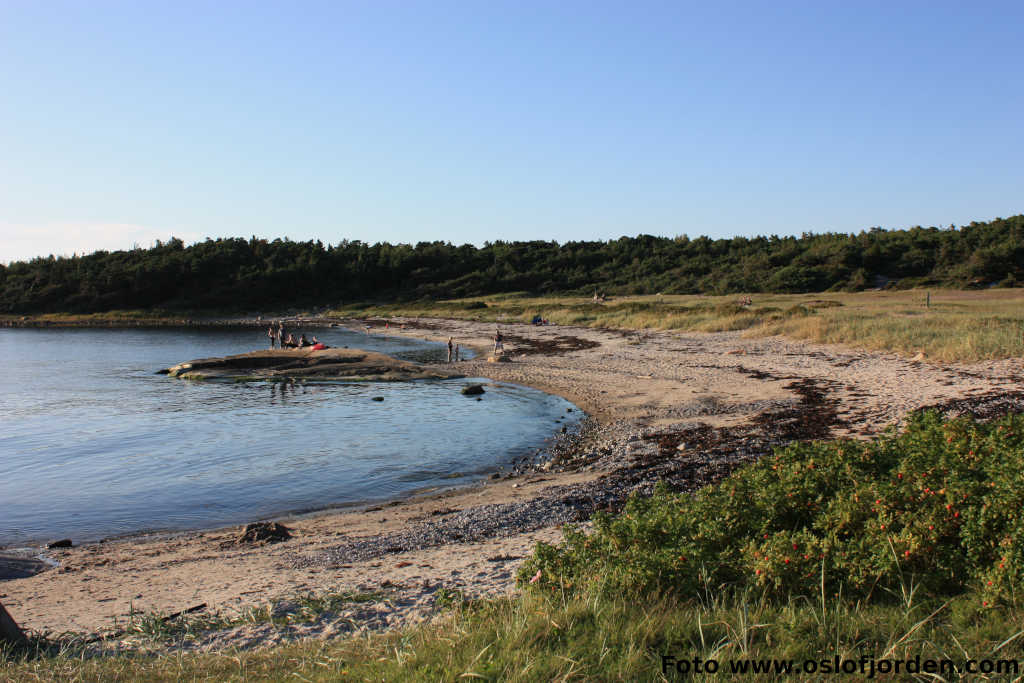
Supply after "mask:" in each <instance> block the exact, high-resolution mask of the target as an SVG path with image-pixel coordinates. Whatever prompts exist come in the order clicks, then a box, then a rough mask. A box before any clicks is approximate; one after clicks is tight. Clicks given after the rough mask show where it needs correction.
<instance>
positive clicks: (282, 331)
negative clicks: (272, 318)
mask: <svg viewBox="0 0 1024 683" xmlns="http://www.w3.org/2000/svg"><path fill="white" fill-rule="evenodd" d="M285 332H287V330H285V329H284V321H283V320H282V321H281V322H280V323H278V325H277V338H278V339H280V340H281V347H282V348H283V347H284V340H285Z"/></svg>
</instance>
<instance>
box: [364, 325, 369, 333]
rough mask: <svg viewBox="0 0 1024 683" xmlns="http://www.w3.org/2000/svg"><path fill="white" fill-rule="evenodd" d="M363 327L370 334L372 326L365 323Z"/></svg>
mask: <svg viewBox="0 0 1024 683" xmlns="http://www.w3.org/2000/svg"><path fill="white" fill-rule="evenodd" d="M363 329H364V330H366V334H370V326H369V325H363Z"/></svg>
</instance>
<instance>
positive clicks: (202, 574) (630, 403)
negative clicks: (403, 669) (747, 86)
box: [0, 318, 1024, 649]
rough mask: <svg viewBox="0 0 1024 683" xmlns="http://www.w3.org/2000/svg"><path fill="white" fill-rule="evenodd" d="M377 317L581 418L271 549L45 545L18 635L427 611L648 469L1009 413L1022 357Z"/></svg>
mask: <svg viewBox="0 0 1024 683" xmlns="http://www.w3.org/2000/svg"><path fill="white" fill-rule="evenodd" d="M323 322H325V324H330V323H331V322H336V321H330V320H327V321H323ZM337 322H340V321H337ZM348 322H349V323H350V325H346V326H354V325H357V324H358V325H360V326H361V325H362V321H359V320H357V319H348ZM403 322H404V323H405V324H406V326H407V329H406V330H404V331H402V330H399V329H398V328H397V326H400V325H401V324H402V323H403ZM391 323H392V329H391V330H390V331H389V334H390V335H396V336H398V335H412V336H416V337H418V338H427V339H430V340H432V341H437V340H441V341H443V340H446V339H447V337H448V336H454V337H455V338H456V340H457V341H459V343H461V344H462V345H463V346H466V345H469V346H471V347H473V348H474V350H476V351H478V353H479V355H478V356H477V357H476V358H475V359H473V360H468V361H461V362H459V363H458V365H459V370H460V372H462V374H465V375H467V376H475V377H476V376H479V377H487V378H489V379H492V380H495V381H503V382H505V381H507V382H510V383H514V384H520V385H524V386H530V387H533V388H536V389H540V390H542V391H545V392H547V393H552V394H556V395H559V396H562V397H564V398H566V399H567V400H569V401H571V402H572V403H573V404H575V405H576V406H578V407H579V408H580V409H582V410H583V411H584V412H585V413H586V414H587V415H589V416H591V417H590V419H589V420H586V421H585V422H584V423H583V425H582V428H581V429H580V432H579V433H578V434H567V435H566V437H565V438H564V439H561V440H559V442H556V443H555V444H553V446H552V449H551V451H552V453H551V456H552V457H551V459H550V460H549V461H548V462H547V463H543V464H541V465H540V466H539V467H537V468H529V467H524V468H523V470H522V471H521V472H520V473H519V474H518V475H516V476H511V477H509V478H500V479H485V480H483V481H482V482H477V483H475V484H467V485H462V486H458V487H455V488H453V489H452V490H447V491H443V492H431V493H429V494H426V495H423V496H411V497H408V498H405V499H399V500H391V501H389V502H386V503H372V502H371V503H369V504H367V505H365V506H358V507H357V508H356V509H345V510H339V509H337V508H334V509H327V510H320V511H314V512H310V513H304V514H302V515H300V516H298V517H294V516H293V517H288V518H286V519H285V523H286V525H287V526H290V527H292V528H293V532H294V533H293V536H294V537H293V538H292V539H290V540H288V541H285V542H283V543H275V544H272V545H258V546H240V545H237V544H233V543H234V539H235V538H236V537H237V536H238V533H239V527H226V528H220V529H212V530H206V531H184V532H171V533H172V534H173V537H168V538H164V537H159V538H157V537H154V535H152V534H151V535H149V536H142V537H138V536H131V537H128V538H123V539H119V540H116V541H107V542H101V543H96V544H87V545H83V546H79V547H76V548H72V549H68V550H58V551H51V554H52V555H53V557H54V558H55V559H57V560H58V561H60V562H61V566H60V567H59V568H57V569H53V570H49V571H46V572H43V573H41V574H38V575H36V576H33V577H30V578H22V579H13V580H9V581H2V582H0V601H2V602H3V603H4V605H5V606H6V607H8V609H9V611H11V613H12V616H14V617H15V619H16V620H18V621H19V623H21V625H22V626H23V627H25V628H29V629H35V630H37V631H46V630H49V631H52V632H62V631H69V630H70V631H78V632H82V633H95V632H97V631H100V630H102V629H104V628H109V627H110V626H111V624H112V622H114V621H115V620H116V621H117V623H120V624H122V625H123V624H124V621H125V619H126V618H127V617H126V615H127V614H129V613H130V611H131V610H135V611H140V610H141V611H147V610H154V611H157V612H162V613H172V612H176V611H179V610H182V609H186V608H188V607H191V606H194V605H197V604H199V603H205V604H206V605H207V608H206V609H207V610H209V611H211V612H215V611H218V610H244V609H246V608H249V607H251V606H253V605H256V604H265V603H266V601H267V599H268V598H274V597H280V598H281V599H282V600H283V601H285V602H287V599H288V596H289V595H295V594H298V593H307V592H308V593H323V592H331V591H345V590H364V591H371V592H376V593H379V594H380V595H381V596H382V597H381V598H380V599H379V600H375V601H371V602H369V603H360V604H358V605H355V604H354V605H352V606H351V607H350V608H345V609H342V610H341V611H340V613H337V614H333V615H332V616H331V617H325V618H322V619H320V620H318V621H316V622H314V623H311V624H296V625H294V626H289V627H288V628H284V629H279V628H277V627H274V626H272V625H262V626H253V625H249V626H237V627H232V628H230V629H226V630H224V631H218V632H216V633H211V634H208V635H207V636H204V637H202V638H200V639H199V640H197V641H195V642H193V643H191V644H189V645H187V647H194V648H200V649H202V648H216V647H223V646H229V645H238V646H240V647H251V646H259V645H266V644H270V643H273V642H278V641H280V640H282V639H290V638H298V637H327V636H331V635H339V634H341V633H345V632H349V631H351V630H353V629H356V628H370V629H373V628H388V627H393V626H397V625H401V624H406V623H413V622H416V621H419V620H421V619H426V618H431V617H432V616H433V615H434V614H435V613H436V608H435V606H434V598H435V594H436V593H437V591H438V590H440V589H441V588H444V589H446V590H457V591H460V592H461V593H464V594H465V595H466V596H467V597H475V596H482V595H500V594H504V593H505V592H507V591H508V590H510V589H512V587H513V584H514V573H515V569H516V567H517V566H518V564H519V563H520V562H521V561H522V559H523V558H524V557H525V556H526V555H527V554H528V553H529V552H530V550H531V549H532V547H533V545H534V544H535V543H536V542H537V541H538V540H545V541H549V542H553V541H557V540H558V539H559V538H560V532H559V530H558V526H559V525H561V524H564V523H586V520H587V519H589V517H590V515H592V514H593V512H594V511H597V510H615V509H617V508H618V507H619V506H621V504H622V502H623V501H624V500H625V498H626V497H627V496H628V495H629V494H631V493H633V492H639V493H646V492H649V491H650V490H651V489H652V488H653V486H654V484H655V483H656V482H658V481H665V482H667V483H669V484H670V485H671V486H672V487H673V488H676V489H678V490H693V489H695V488H698V487H700V486H703V485H706V484H707V483H710V482H713V481H717V480H718V479H721V478H722V477H723V476H727V474H728V473H729V472H731V471H732V469H734V468H735V467H738V466H740V465H742V464H743V463H745V462H749V461H750V460H752V459H755V458H757V457H759V456H760V455H763V454H764V453H766V452H770V450H771V448H772V447H773V446H776V445H780V444H783V443H787V442H789V441H792V440H794V439H807V438H832V437H840V436H854V437H858V438H862V437H865V436H869V435H871V434H874V433H877V432H879V431H880V430H882V429H884V428H885V427H886V426H888V425H890V424H894V423H897V422H898V421H899V420H900V419H901V418H902V417H903V416H904V415H905V414H906V413H907V412H908V411H910V410H912V409H915V408H919V407H922V406H928V405H946V406H947V408H948V409H949V410H953V411H957V410H960V411H965V410H976V409H978V410H983V411H984V410H992V409H997V408H998V407H999V406H1000V405H1003V404H1006V402H1007V401H1009V402H1010V403H1011V404H1012V405H1013V406H1020V407H1021V409H1024V371H1022V366H1021V362H1020V360H1019V359H1012V360H1008V361H992V362H987V363H975V364H945V365H937V364H924V363H920V362H915V361H910V360H906V359H903V358H900V357H899V356H897V355H896V354H877V353H869V352H863V351H857V350H849V349H841V348H837V347H827V346H822V345H816V344H808V343H801V342H793V341H789V340H785V339H780V338H761V339H743V338H741V337H740V336H739V335H738V334H736V333H713V334H679V333H671V332H643V331H641V332H639V333H633V334H629V333H623V332H618V331H610V330H596V329H591V328H572V327H563V326H555V325H552V326H543V327H534V326H531V325H528V324H502V325H501V327H502V330H503V333H507V334H506V338H507V343H506V349H507V350H508V352H509V354H510V355H511V356H512V362H510V363H488V362H486V354H487V353H488V352H489V350H490V335H491V334H493V329H494V325H493V324H492V323H476V322H472V321H464V320H448V319H411V318H409V319H403V318H394V319H392V320H391ZM257 324H258V325H262V324H264V322H263V321H253V322H252V324H251V326H256V325H257ZM424 335H426V336H425V337H424ZM438 365H440V366H447V364H438ZM428 367H429V365H428ZM1000 401H1002V403H1000ZM958 402H959V403H958ZM993 406H994V407H993ZM279 519H281V518H279ZM225 544H226V545H225ZM453 548H458V552H452V549H453Z"/></svg>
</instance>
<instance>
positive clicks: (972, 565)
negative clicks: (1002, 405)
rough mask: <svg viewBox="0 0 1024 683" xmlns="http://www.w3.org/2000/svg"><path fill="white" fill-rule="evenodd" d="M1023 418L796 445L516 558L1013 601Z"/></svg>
mask: <svg viewBox="0 0 1024 683" xmlns="http://www.w3.org/2000/svg"><path fill="white" fill-rule="evenodd" d="M1022 506H1024V416H1020V415H1015V416H1009V417H1006V418H1004V419H1001V420H999V421H995V422H991V423H988V424H984V423H977V422H974V421H971V420H969V419H958V420H951V421H944V420H943V419H942V418H941V417H940V416H939V415H937V414H936V413H933V412H928V413H922V414H917V415H914V416H912V417H911V418H910V419H909V424H908V426H907V429H906V430H905V431H904V432H903V433H900V434H896V433H895V432H890V433H888V434H886V435H885V436H883V437H881V438H879V439H877V440H875V441H873V442H862V441H853V440H844V441H834V442H816V443H795V444H792V445H790V446H788V447H786V448H784V449H779V450H778V451H777V452H776V453H775V455H774V456H770V457H766V458H764V459H762V460H760V461H759V462H757V463H754V464H752V465H749V466H747V467H745V468H743V469H741V470H738V471H737V472H735V473H734V474H733V475H732V476H730V477H729V478H727V479H725V480H724V481H722V482H720V483H719V484H717V485H715V486H712V487H708V488H706V489H703V490H701V491H699V492H697V493H696V494H693V495H685V494H673V493H670V492H668V491H667V490H666V489H664V488H662V489H659V490H658V491H657V492H656V493H655V495H654V496H652V497H650V498H638V497H634V498H631V499H630V500H629V502H628V503H627V505H626V507H625V509H624V510H623V512H622V514H620V515H618V516H610V515H607V514H598V515H596V516H595V518H594V531H593V533H590V534H586V533H583V532H581V531H579V530H577V529H575V528H568V527H567V529H566V531H565V538H564V540H563V542H562V543H561V544H560V545H558V546H552V545H549V544H545V543H541V544H539V545H538V546H537V549H536V552H535V554H534V556H533V557H532V558H531V559H530V560H529V561H528V562H526V563H525V564H524V565H523V567H522V569H521V570H520V581H521V582H522V583H524V584H525V583H527V582H528V581H529V580H530V579H531V578H534V577H536V575H537V572H538V571H539V572H540V578H539V579H537V580H536V581H535V582H533V584H532V585H533V586H534V587H535V588H536V587H539V588H540V589H541V590H564V591H587V590H593V589H596V590H599V591H601V592H604V591H612V592H614V593H617V594H623V595H627V596H636V597H639V596H643V595H651V594H672V595H675V596H679V597H692V596H694V595H695V594H697V593H699V592H700V591H701V590H702V589H707V588H708V587H712V588H717V587H720V586H733V587H736V588H740V589H748V588H752V589H757V590H759V591H763V592H765V593H766V594H767V595H769V596H776V597H779V598H787V597H789V596H792V595H794V594H799V595H818V594H819V593H820V592H821V591H822V590H824V591H826V592H827V593H828V594H829V595H834V594H838V593H840V592H841V593H842V595H844V596H849V597H851V598H855V599H866V600H885V599H887V597H889V596H893V595H896V596H898V595H901V594H904V595H905V594H906V592H907V591H908V590H910V589H911V587H913V590H923V591H924V592H925V593H926V594H928V595H933V596H952V595H957V594H961V593H964V592H966V591H969V590H976V591H977V592H978V593H979V595H980V599H981V602H982V603H983V604H984V605H985V606H992V605H995V604H998V603H1007V602H1015V601H1016V598H1017V595H1016V594H1017V592H1019V590H1020V588H1021V587H1022V584H1021V582H1022V580H1024V516H1022V515H1021V510H1022Z"/></svg>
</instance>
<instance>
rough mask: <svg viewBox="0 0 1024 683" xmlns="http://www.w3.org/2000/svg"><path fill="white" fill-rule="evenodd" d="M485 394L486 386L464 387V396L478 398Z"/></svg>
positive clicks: (472, 385) (471, 385) (473, 385)
mask: <svg viewBox="0 0 1024 683" xmlns="http://www.w3.org/2000/svg"><path fill="white" fill-rule="evenodd" d="M482 393H484V385H482V384H470V385H469V386H466V387H462V395H463V396H477V395H479V394H482Z"/></svg>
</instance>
